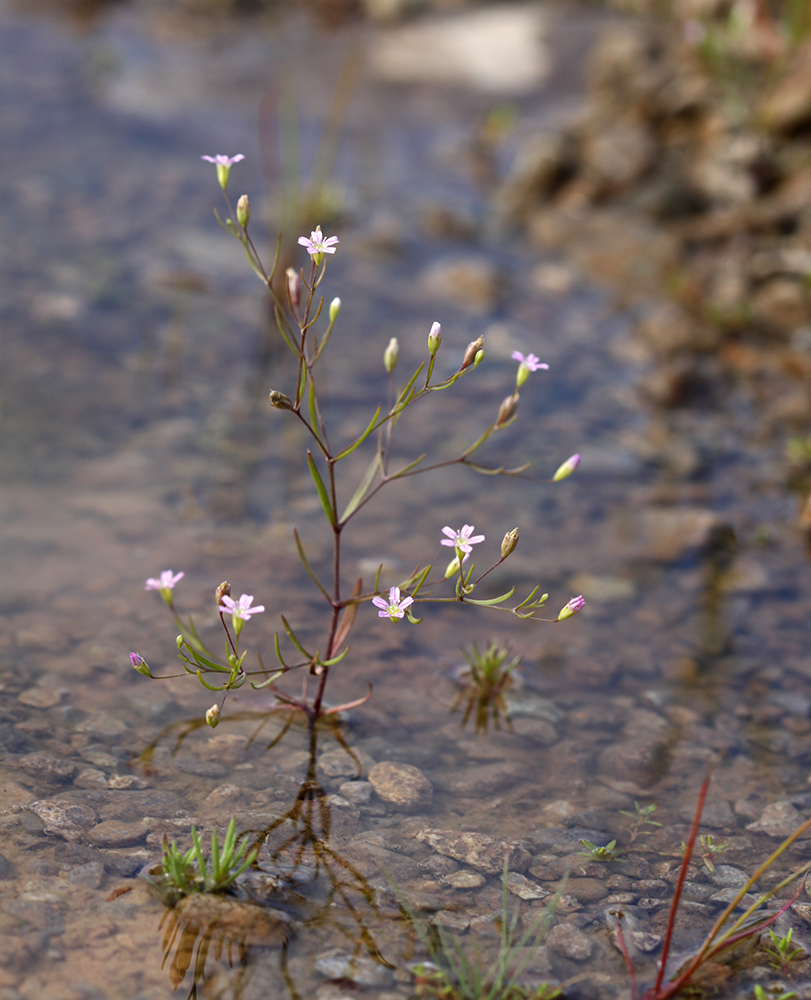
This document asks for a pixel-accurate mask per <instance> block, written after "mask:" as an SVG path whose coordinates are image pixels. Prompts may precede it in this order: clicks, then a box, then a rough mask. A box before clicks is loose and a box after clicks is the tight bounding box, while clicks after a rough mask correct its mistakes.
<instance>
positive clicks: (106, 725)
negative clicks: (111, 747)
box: [76, 712, 128, 736]
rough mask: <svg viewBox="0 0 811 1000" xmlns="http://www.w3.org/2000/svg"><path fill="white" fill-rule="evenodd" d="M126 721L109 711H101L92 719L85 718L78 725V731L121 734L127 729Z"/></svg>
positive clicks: (107, 734) (111, 734) (94, 733)
mask: <svg viewBox="0 0 811 1000" xmlns="http://www.w3.org/2000/svg"><path fill="white" fill-rule="evenodd" d="M127 728H128V727H127V724H126V722H122V721H121V719H117V718H116V717H115V716H114V715H110V714H109V712H100V713H99V714H98V715H94V716H93V718H92V719H85V721H84V722H80V723H79V725H78V726H77V727H76V730H77V732H80V733H87V734H88V735H89V736H121V734H122V733H125V732H126V731H127Z"/></svg>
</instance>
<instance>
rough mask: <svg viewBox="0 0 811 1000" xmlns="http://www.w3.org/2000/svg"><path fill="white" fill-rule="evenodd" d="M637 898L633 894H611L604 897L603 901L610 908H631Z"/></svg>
mask: <svg viewBox="0 0 811 1000" xmlns="http://www.w3.org/2000/svg"><path fill="white" fill-rule="evenodd" d="M637 898H638V897H637V894H636V893H635V892H612V893H611V895H610V896H606V897H605V901H606V903H610V904H611V905H612V906H633V904H634V902H635V900H636V899H637Z"/></svg>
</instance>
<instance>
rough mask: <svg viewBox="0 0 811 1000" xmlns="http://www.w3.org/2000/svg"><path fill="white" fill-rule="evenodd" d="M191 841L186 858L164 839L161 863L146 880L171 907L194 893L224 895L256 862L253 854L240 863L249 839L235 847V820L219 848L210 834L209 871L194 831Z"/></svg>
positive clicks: (215, 839) (244, 839) (229, 825)
mask: <svg viewBox="0 0 811 1000" xmlns="http://www.w3.org/2000/svg"><path fill="white" fill-rule="evenodd" d="M191 837H192V842H193V845H194V846H193V847H190V848H189V850H188V851H186V852H185V854H184V853H183V851H181V850H180V849H179V848H178V846H177V843H176V842H175V841H174V840H173V841H172V842H171V844H170V843H169V841H168V840H167V838H166V837H164V838H163V859H162V861H161V864H160V867H159V870H158V871H157V873H156V875H155V877H154V878H153V879H150V880H149V881H151V882H152V884H153V885H154V886H156V888H157V889H159V890H160V892H161V894H162V895H163V896H164V898H165V899H166V902H167V903H168V904H169V905H170V906H173V905H174V904H175V903H177V902H178V901H179V900H180V899H182V898H183V897H184V896H190V895H192V894H193V893H197V892H224V891H225V890H226V889H227V888H228V887H229V886H230V885H232V884H233V882H234V880H235V879H236V878H237V877H238V876H239V875H241V874H242V873H243V872H244V871H245V870H246V868H249V867H250V866H251V865H252V864H253V863H254V861H255V860H256V855H257V851H256V850H253V851H251V852H250V853H249V854H248V855H247V856H246V857H245V858H244V860H241V859H242V856H243V854H244V853H245V848H246V847H247V846H248V838H247V837H244V838H243V840H242V841H241V842H240V843H239V845H237V842H236V839H237V835H236V820H235V819H232V820H231V822H230V823H229V824H228V829H227V830H226V833H225V840H224V842H223V845H222V848H220V846H219V842H218V841H217V833H216V831H212V834H211V858H210V867H209V865H208V864H207V863H206V859H205V857H204V855H203V851H202V848H201V846H200V838H199V836H198V835H197V830H196V829H195V828H194V827H192V829H191Z"/></svg>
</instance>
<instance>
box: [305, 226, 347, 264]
mask: <svg viewBox="0 0 811 1000" xmlns="http://www.w3.org/2000/svg"><path fill="white" fill-rule="evenodd" d="M298 241H299V244H300V245H301V246H303V247H307V253H308V254H309V255H310V256H311V257H315V256H316V255H317V254H320V253H335V247H334V245H333V244H335V243H337V242H338V237H337V236H329V237H328V238H327V239H324V234H323V233H322V232H321V226H316V227H315V229H314V230H313V231H312V232H311V233H310V238H309V239H307V237H306V236H299V238H298Z"/></svg>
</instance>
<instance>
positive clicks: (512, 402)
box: [496, 392, 518, 430]
mask: <svg viewBox="0 0 811 1000" xmlns="http://www.w3.org/2000/svg"><path fill="white" fill-rule="evenodd" d="M517 412H518V393H517V392H514V393H513V394H512V396H507V398H506V399H505V400H504V401H503V402H502V404H501V406H499V408H498V416H497V417H496V430H499V429H500V428H502V427H506V426H507V424H509V423H510V422H511V421H512V420H513V419H514V418H515V414H516V413H517Z"/></svg>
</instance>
